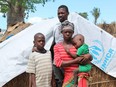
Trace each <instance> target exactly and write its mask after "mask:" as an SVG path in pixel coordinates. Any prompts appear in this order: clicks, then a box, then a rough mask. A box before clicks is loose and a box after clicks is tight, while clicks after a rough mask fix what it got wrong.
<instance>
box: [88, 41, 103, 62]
mask: <svg viewBox="0 0 116 87" xmlns="http://www.w3.org/2000/svg"><path fill="white" fill-rule="evenodd" d="M92 43H93V45H92V46H90V47H89V50H90V54H91V55H92V56H93V61H92V62H93V63H94V64H98V63H100V62H101V60H102V58H103V56H104V48H103V44H102V43H101V42H100V41H99V40H94V41H93V42H92Z"/></svg>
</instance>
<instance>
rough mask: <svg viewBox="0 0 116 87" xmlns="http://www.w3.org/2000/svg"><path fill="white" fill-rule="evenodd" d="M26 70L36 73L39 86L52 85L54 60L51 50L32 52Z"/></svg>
mask: <svg viewBox="0 0 116 87" xmlns="http://www.w3.org/2000/svg"><path fill="white" fill-rule="evenodd" d="M26 72H27V73H34V74H35V76H36V86H37V87H51V79H52V60H51V53H50V51H47V52H46V53H38V52H33V53H31V54H30V56H29V61H28V66H27V70H26Z"/></svg>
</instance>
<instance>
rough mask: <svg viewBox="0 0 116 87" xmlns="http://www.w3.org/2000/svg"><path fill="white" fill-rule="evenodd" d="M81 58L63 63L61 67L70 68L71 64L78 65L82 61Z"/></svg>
mask: <svg viewBox="0 0 116 87" xmlns="http://www.w3.org/2000/svg"><path fill="white" fill-rule="evenodd" d="M82 59H83V57H78V58H75V59H73V60H70V61H63V62H62V64H61V66H62V67H67V66H70V65H72V64H77V63H80V62H81V61H82Z"/></svg>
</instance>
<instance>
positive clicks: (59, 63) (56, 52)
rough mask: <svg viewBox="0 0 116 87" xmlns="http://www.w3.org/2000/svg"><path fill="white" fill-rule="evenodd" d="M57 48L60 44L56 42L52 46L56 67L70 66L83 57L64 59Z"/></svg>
mask: <svg viewBox="0 0 116 87" xmlns="http://www.w3.org/2000/svg"><path fill="white" fill-rule="evenodd" d="M59 49H60V46H59V45H58V44H56V45H55V46H54V61H55V65H56V66H57V67H64V66H65V67H66V66H70V65H72V64H77V63H79V62H80V61H81V60H82V59H83V57H78V58H76V59H72V60H70V61H64V60H62V59H61V57H60V56H61V55H60V53H61V52H59Z"/></svg>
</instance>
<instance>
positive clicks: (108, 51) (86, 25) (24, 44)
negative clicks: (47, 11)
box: [0, 13, 116, 87]
mask: <svg viewBox="0 0 116 87" xmlns="http://www.w3.org/2000/svg"><path fill="white" fill-rule="evenodd" d="M69 21H71V22H73V23H74V24H75V27H76V29H77V31H78V33H80V34H83V35H84V36H85V41H86V43H87V44H88V45H89V48H90V53H91V54H92V55H93V61H92V63H94V64H95V65H96V66H97V67H99V68H100V69H101V70H103V71H104V72H105V73H107V74H109V75H111V76H113V77H116V73H115V72H116V67H115V66H116V63H115V62H116V45H115V44H116V38H115V37H113V36H111V35H110V34H108V33H107V32H105V31H104V30H102V29H100V28H99V27H97V26H95V25H94V24H92V23H91V22H89V21H87V20H86V19H84V18H82V17H81V16H79V15H78V14H77V13H71V14H70V15H69ZM56 23H58V19H57V18H53V19H47V20H42V21H41V22H40V23H38V24H35V25H31V26H30V27H28V28H27V29H25V30H23V31H21V32H20V33H18V34H16V35H15V36H12V37H11V38H9V39H8V40H5V41H4V42H2V43H1V44H0V87H2V86H3V85H4V84H6V83H7V82H8V81H10V80H11V79H13V78H14V77H16V76H18V75H19V74H21V73H23V72H25V70H26V67H27V61H28V56H29V54H30V52H31V49H32V46H33V36H34V34H35V33H37V32H41V33H44V35H45V36H46V41H47V43H46V46H45V48H46V49H48V50H49V48H50V46H51V44H52V41H53V34H52V32H53V26H54V25H55V24H56Z"/></svg>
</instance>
